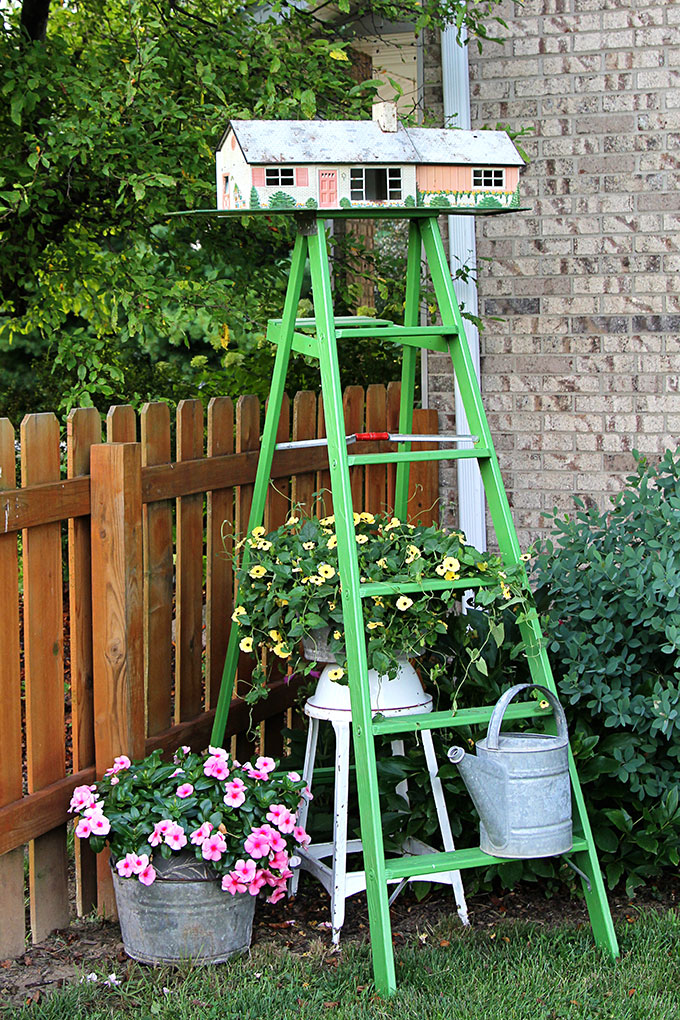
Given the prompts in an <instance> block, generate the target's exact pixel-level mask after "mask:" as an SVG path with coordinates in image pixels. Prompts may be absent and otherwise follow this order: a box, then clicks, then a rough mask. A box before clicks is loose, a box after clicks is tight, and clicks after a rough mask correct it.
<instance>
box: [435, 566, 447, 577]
mask: <svg viewBox="0 0 680 1020" xmlns="http://www.w3.org/2000/svg"><path fill="white" fill-rule="evenodd" d="M434 572H435V574H439V576H440V577H443V576H444V574H445V573H446V567H445V566H444V564H443V563H438V564H437V566H436V567H435V568H434Z"/></svg>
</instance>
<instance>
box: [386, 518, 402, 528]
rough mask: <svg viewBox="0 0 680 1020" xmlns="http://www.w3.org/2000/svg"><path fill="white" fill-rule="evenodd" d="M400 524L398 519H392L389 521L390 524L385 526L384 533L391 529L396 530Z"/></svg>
mask: <svg viewBox="0 0 680 1020" xmlns="http://www.w3.org/2000/svg"><path fill="white" fill-rule="evenodd" d="M400 524H401V521H400V520H399V518H398V517H393V518H392V519H391V520H390V523H389V524H386V525H385V531H391V530H392V528H398V527H399V526H400Z"/></svg>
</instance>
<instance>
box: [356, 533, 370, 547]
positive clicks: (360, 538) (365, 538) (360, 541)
mask: <svg viewBox="0 0 680 1020" xmlns="http://www.w3.org/2000/svg"><path fill="white" fill-rule="evenodd" d="M356 538H357V544H358V545H365V544H366V542H368V535H357V536H356Z"/></svg>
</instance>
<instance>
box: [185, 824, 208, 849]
mask: <svg viewBox="0 0 680 1020" xmlns="http://www.w3.org/2000/svg"><path fill="white" fill-rule="evenodd" d="M212 831H213V825H212V822H203V825H201V826H200V828H198V829H196V831H195V832H192V833H191V837H190V839H191V842H192V843H193V844H194V845H195V846H196V845H198V844H199V843H202V842H203V840H204V839H207V838H208V836H209V835H210V833H211V832H212Z"/></svg>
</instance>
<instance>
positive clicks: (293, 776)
mask: <svg viewBox="0 0 680 1020" xmlns="http://www.w3.org/2000/svg"><path fill="white" fill-rule="evenodd" d="M301 778H302V777H301V775H300V773H299V772H289V773H288V779H290V781H291V782H292V783H299V782H300V779H301Z"/></svg>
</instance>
